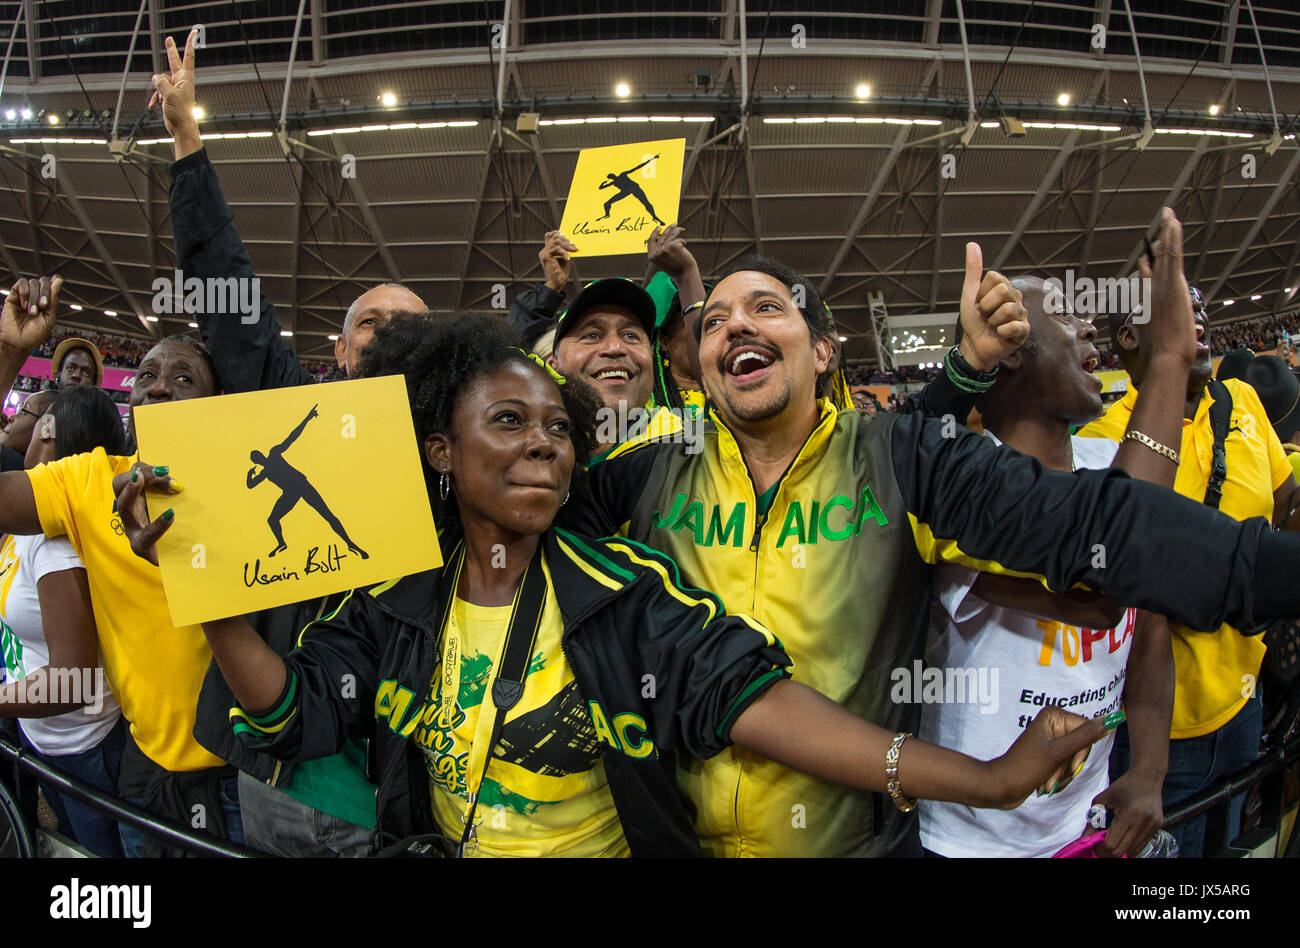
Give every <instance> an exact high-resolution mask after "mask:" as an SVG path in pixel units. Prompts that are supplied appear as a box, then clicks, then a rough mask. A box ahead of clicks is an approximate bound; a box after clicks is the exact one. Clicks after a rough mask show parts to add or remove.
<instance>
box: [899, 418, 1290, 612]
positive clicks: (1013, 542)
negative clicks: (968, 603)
mask: <svg viewBox="0 0 1300 948" xmlns="http://www.w3.org/2000/svg"><path fill="white" fill-rule="evenodd" d="M945 427H946V426H945V425H944V424H943V423H941V422H939V421H937V420H934V419H927V418H924V417H922V416H921V415H909V416H905V417H900V418H898V419H897V421H896V423H895V424H894V427H893V430H892V432H891V433H890V437H891V441H892V445H891V452H892V465H893V470H894V473H895V476H896V477H897V480H898V486H899V489H900V491H901V493H902V498H903V503H904V505H905V506H906V508H907V511H908V514H909V519H910V520H911V524H912V530H913V534H914V536H915V540H916V547H917V550H918V551H919V552H920V554H921V556H922V558H923V559H924V560H926V561H927V562H929V563H938V562H941V561H946V562H956V563H962V564H964V565H966V566H972V567H975V568H976V569H982V570H985V571H988V572H1000V573H1010V574H1012V575H1020V576H1026V577H1030V578H1036V579H1039V580H1040V581H1042V582H1043V583H1044V584H1045V585H1046V586H1047V587H1048V588H1049V589H1052V590H1056V591H1062V590H1066V589H1070V588H1072V587H1074V586H1075V585H1082V586H1085V587H1087V588H1089V589H1094V590H1099V591H1101V592H1104V593H1105V594H1106V595H1108V596H1109V597H1110V598H1111V599H1112V600H1114V601H1115V602H1117V603H1122V604H1124V605H1126V606H1138V607H1140V608H1143V609H1149V610H1150V611H1152V612H1157V613H1160V614H1162V615H1166V616H1169V617H1170V618H1172V619H1174V620H1176V621H1177V622H1180V623H1182V624H1183V625H1186V626H1188V627H1189V628H1192V629H1216V628H1218V627H1219V626H1220V625H1222V624H1223V623H1224V622H1228V623H1230V624H1231V625H1233V626H1235V627H1237V628H1247V629H1248V628H1253V627H1254V626H1256V625H1258V624H1259V622H1260V621H1263V620H1267V619H1272V618H1278V617H1281V616H1295V615H1300V585H1298V584H1296V583H1295V581H1294V577H1295V576H1296V575H1298V574H1300V534H1274V533H1272V532H1271V531H1270V529H1269V524H1268V522H1267V521H1266V520H1264V519H1263V518H1256V519H1253V520H1246V521H1241V522H1238V521H1236V520H1233V519H1232V518H1231V517H1228V516H1226V515H1224V514H1221V513H1218V512H1217V511H1214V510H1211V509H1210V508H1209V507H1206V506H1205V505H1204V504H1202V503H1198V502H1196V501H1194V500H1189V499H1187V498H1186V497H1182V496H1180V495H1178V494H1176V493H1174V492H1173V491H1172V490H1168V489H1166V488H1163V487H1158V486H1156V485H1154V484H1148V483H1146V482H1144V481H1137V480H1133V479H1131V478H1130V477H1129V476H1128V475H1127V474H1125V473H1123V472H1122V471H1119V470H1116V469H1113V468H1112V469H1108V470H1097V471H1079V472H1078V473H1077V474H1066V473H1063V472H1054V471H1048V470H1047V469H1046V468H1044V467H1043V466H1042V465H1041V464H1040V463H1039V462H1038V461H1037V460H1035V459H1034V458H1031V457H1028V456H1026V455H1023V454H1021V453H1020V452H1018V451H1015V450H1013V449H1011V448H1006V447H998V446H997V445H994V444H993V443H992V442H991V441H989V440H988V439H987V438H981V437H979V436H978V435H976V434H974V433H973V432H970V431H967V430H965V429H958V430H957V431H956V432H955V436H949V437H945V436H944V435H945ZM947 433H948V434H949V435H952V434H953V432H951V431H948V432H947ZM1282 577H1290V578H1287V579H1282V581H1281V582H1279V579H1281V578H1282ZM1279 586H1280V587H1281V588H1280V589H1279V588H1277V587H1279Z"/></svg>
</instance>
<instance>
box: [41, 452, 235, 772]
mask: <svg viewBox="0 0 1300 948" xmlns="http://www.w3.org/2000/svg"><path fill="white" fill-rule="evenodd" d="M133 463H134V459H133V458H128V457H116V456H114V457H110V456H109V455H108V454H106V453H105V452H104V449H103V448H97V449H95V451H94V452H93V453H90V454H74V455H72V456H70V457H66V458H61V459H60V460H58V461H54V462H52V463H50V464H41V465H38V466H37V467H35V468H33V469H32V470H30V471H28V472H27V477H28V479H29V480H30V481H31V485H32V494H33V495H34V496H35V498H36V511H37V514H38V515H39V516H40V520H41V529H42V530H43V531H44V532H45V535H46V536H49V537H58V536H65V535H66V536H67V538H68V540H69V541H70V542H71V543H72V546H73V549H75V550H76V551H77V555H78V556H80V557H81V561H82V562H83V563H85V564H86V578H87V581H88V583H89V585H90V602H91V606H92V607H93V609H94V611H95V625H96V627H97V628H98V629H99V648H100V651H101V652H102V654H103V662H104V674H105V675H106V676H107V678H108V683H109V687H111V688H112V690H113V695H114V696H115V697H116V698H117V700H118V703H119V704H120V705H121V706H122V714H123V715H125V716H126V719H127V721H128V722H130V724H131V736H132V737H134V738H135V742H136V744H138V745H139V747H140V750H142V751H143V752H144V753H145V755H146V756H147V757H148V758H149V759H150V760H152V761H153V762H154V763H156V764H157V765H158V766H160V767H163V768H165V769H167V770H172V771H189V770H203V769H205V768H208V767H220V766H222V765H223V764H224V761H222V760H221V759H220V758H219V757H215V756H213V755H212V754H210V753H208V751H206V750H205V749H204V748H203V747H201V746H200V745H199V743H198V742H197V741H195V740H194V734H193V731H194V712H195V706H196V705H197V703H198V699H199V688H200V687H201V686H202V684H203V676H204V674H205V673H206V672H207V670H208V663H209V662H211V661H212V651H211V650H210V649H209V648H208V641H207V639H206V638H205V637H204V635H203V629H202V627H200V626H197V625H187V626H183V627H180V628H177V627H176V626H174V625H172V620H171V614H170V613H169V612H168V610H167V597H166V595H165V594H164V592H163V585H162V576H161V575H160V573H159V572H158V567H156V566H154V565H152V564H151V563H149V562H148V561H146V560H143V559H141V558H140V557H138V556H136V555H135V554H134V553H133V552H131V541H130V540H128V539H127V538H126V533H125V532H124V531H123V529H122V520H121V518H120V517H118V515H117V514H116V513H115V512H114V511H113V501H114V500H115V499H116V498H115V497H114V495H113V478H114V477H115V476H116V475H118V474H120V473H122V472H123V471H125V470H128V469H129V468H130V467H131V465H132V464H133Z"/></svg>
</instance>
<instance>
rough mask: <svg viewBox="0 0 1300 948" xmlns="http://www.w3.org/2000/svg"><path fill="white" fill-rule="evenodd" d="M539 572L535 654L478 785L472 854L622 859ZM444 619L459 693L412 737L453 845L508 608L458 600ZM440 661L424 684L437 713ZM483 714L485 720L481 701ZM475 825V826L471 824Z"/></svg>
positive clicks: (600, 768)
mask: <svg viewBox="0 0 1300 948" xmlns="http://www.w3.org/2000/svg"><path fill="white" fill-rule="evenodd" d="M551 588H552V587H551V583H550V576H549V571H548V573H547V589H548V592H547V596H546V604H545V606H544V607H543V613H542V624H541V628H540V629H539V631H538V640H537V649H536V652H535V653H534V654H533V656H532V659H531V660H530V661H529V663H528V669H527V672H526V677H525V679H524V692H523V696H522V697H521V698H520V700H519V703H518V704H516V705H515V706H514V708H512V709H511V710H510V712H509V713H508V714H507V715H506V721H505V725H504V727H503V729H502V732H501V739H500V740H499V741H498V745H497V749H496V755H495V756H494V757H493V758H492V760H491V762H490V763H489V765H488V769H487V774H486V776H485V777H484V779H483V784H482V786H481V787H480V788H479V800H478V809H477V812H476V814H475V818H474V819H475V822H476V824H477V826H478V829H477V834H478V840H479V849H478V855H481V856H626V855H627V854H628V847H627V841H626V840H625V839H624V837H623V827H622V824H621V823H620V822H619V818H618V813H617V811H616V810H615V808H614V799H613V797H612V796H611V795H610V790H609V785H608V784H607V783H606V780H605V768H604V765H603V764H602V762H601V758H600V751H599V747H600V736H599V734H598V733H597V731H596V729H595V727H594V726H593V724H592V720H591V715H590V713H589V712H588V710H587V706H586V703H585V702H584V701H583V700H582V697H581V695H580V694H579V693H578V687H577V684H576V683H575V682H574V679H573V671H572V669H571V668H570V667H569V663H568V662H567V661H566V659H565V656H564V652H563V650H562V649H561V647H560V634H561V632H562V630H563V623H562V621H561V618H560V613H559V609H558V607H557V606H556V603H555V599H554V596H553V595H552V594H551V593H550V591H549V590H550V589H551ZM452 609H453V615H452V617H451V621H453V622H455V624H456V626H457V627H458V629H459V637H460V639H461V641H462V642H463V645H462V646H461V647H460V653H461V654H460V657H459V660H458V661H455V660H453V663H454V664H458V665H459V675H458V676H455V677H457V678H458V690H457V693H456V696H455V699H454V701H452V702H448V703H447V704H446V707H447V708H448V709H449V711H450V720H448V719H447V716H446V715H445V714H444V713H443V712H442V711H441V710H439V713H438V714H437V716H436V717H435V718H433V720H431V721H430V722H429V723H427V724H426V723H423V722H422V723H421V725H420V727H418V728H417V729H416V731H415V734H414V735H412V740H414V741H415V742H416V743H417V744H419V746H420V747H421V748H422V749H423V751H424V759H425V766H426V769H427V770H428V773H429V781H430V791H431V793H430V795H431V797H432V800H433V811H434V817H435V819H436V820H437V823H438V826H439V828H440V829H441V830H442V831H443V833H444V834H446V835H447V836H449V837H451V838H452V839H457V840H458V839H460V836H461V831H462V829H463V826H464V824H463V822H462V820H463V817H464V816H465V813H466V808H467V805H468V786H467V784H468V781H469V779H470V774H469V762H470V759H471V753H470V751H471V747H472V745H473V741H474V729H475V725H476V724H477V723H478V717H479V713H480V709H481V708H482V706H483V704H484V698H485V696H486V694H487V689H488V687H490V682H491V679H492V672H493V669H494V668H495V666H496V665H497V664H498V663H499V662H500V660H501V653H502V649H503V648H504V645H505V638H506V626H507V624H508V622H509V619H510V606H500V607H491V606H477V605H474V604H472V603H469V602H466V601H465V600H463V599H461V598H459V597H457V598H456V599H454V600H453V606H452ZM447 662H448V656H447V655H446V654H445V650H444V654H443V655H442V660H441V662H440V664H439V665H438V666H437V667H436V668H435V670H434V674H433V681H432V689H433V692H432V693H433V699H432V702H431V704H430V707H431V708H436V709H442V708H443V707H444V701H443V685H442V683H443V679H444V672H445V671H446V668H447ZM485 713H488V714H491V713H493V711H492V707H491V705H490V704H489V705H488V710H487V711H486V712H485ZM480 821H481V822H480Z"/></svg>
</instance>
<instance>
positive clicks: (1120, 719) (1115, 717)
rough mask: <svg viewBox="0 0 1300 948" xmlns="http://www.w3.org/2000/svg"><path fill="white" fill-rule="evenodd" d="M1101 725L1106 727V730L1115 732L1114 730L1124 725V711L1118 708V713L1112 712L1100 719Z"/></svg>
mask: <svg viewBox="0 0 1300 948" xmlns="http://www.w3.org/2000/svg"><path fill="white" fill-rule="evenodd" d="M1101 723H1102V724H1104V725H1106V730H1108V731H1113V730H1115V728H1117V727H1119V726H1120V725H1121V724H1123V723H1124V709H1123V708H1120V709H1119V710H1118V711H1112V712H1111V713H1110V714H1108V715H1106V716H1105V717H1104V718H1102V719H1101Z"/></svg>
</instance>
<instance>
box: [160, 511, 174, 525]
mask: <svg viewBox="0 0 1300 948" xmlns="http://www.w3.org/2000/svg"><path fill="white" fill-rule="evenodd" d="M174 516H176V511H174V510H172V509H171V508H170V507H168V508H167V509H166V510H164V511H163V515H162V518H163V520H165V521H167V523H171V522H172V517H174Z"/></svg>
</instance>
